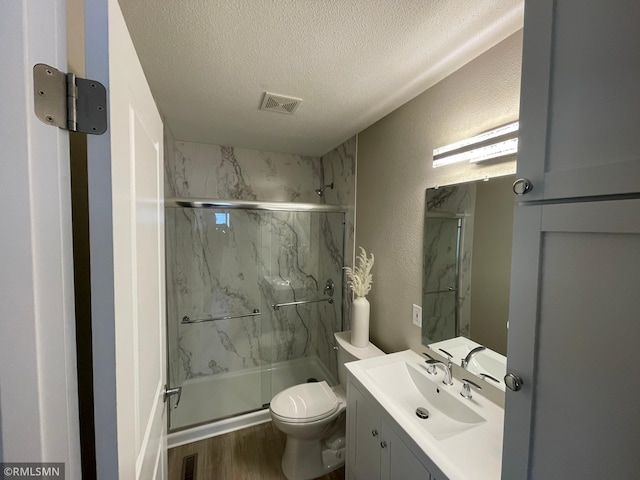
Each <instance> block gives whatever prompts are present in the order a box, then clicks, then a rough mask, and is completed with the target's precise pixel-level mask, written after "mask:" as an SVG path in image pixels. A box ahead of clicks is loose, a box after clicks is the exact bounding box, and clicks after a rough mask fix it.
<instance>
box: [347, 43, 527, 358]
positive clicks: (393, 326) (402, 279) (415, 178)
mask: <svg viewBox="0 0 640 480" xmlns="http://www.w3.org/2000/svg"><path fill="white" fill-rule="evenodd" d="M521 58H522V32H521V31H520V32H517V33H515V34H514V35H512V36H511V37H509V38H507V39H506V40H504V41H503V42H501V43H499V44H498V45H496V46H495V47H494V48H492V49H491V50H489V51H487V52H486V53H484V54H483V55H481V56H480V57H478V58H477V59H475V60H473V61H472V62H470V63H469V64H467V65H465V66H464V67H463V68H461V69H460V70H458V71H457V72H455V73H453V74H452V75H450V76H449V77H447V78H445V79H444V80H442V81H441V82H440V83H438V84H436V85H434V86H433V87H432V88H430V89H429V90H427V91H426V92H424V93H422V94H421V95H419V96H418V97H416V98H414V99H413V100H411V101H410V102H408V103H406V104H405V105H403V106H402V107H400V108H399V109H397V110H396V111H394V112H392V113H391V114H389V115H387V116H386V117H385V118H383V119H381V120H380V121H378V122H376V123H375V124H373V125H372V126H370V127H369V128H367V129H366V130H364V131H363V132H361V133H360V134H359V135H358V159H357V162H358V165H357V180H356V239H355V245H356V247H357V246H363V247H364V248H365V249H366V250H367V252H372V253H373V254H375V258H376V262H375V266H374V270H373V274H374V279H373V280H374V284H373V289H372V291H371V293H370V294H369V296H368V299H369V301H370V302H371V320H370V329H371V334H370V337H371V341H372V342H374V343H375V344H376V345H378V346H379V347H380V348H382V349H383V350H385V351H387V352H391V351H398V350H403V349H406V348H412V349H415V350H420V346H421V345H420V329H419V328H418V327H415V326H413V324H412V323H411V305H412V304H414V303H415V304H417V305H420V304H421V298H422V291H421V288H422V236H423V215H424V201H425V200H424V198H425V189H426V188H428V187H433V186H435V185H446V184H451V183H456V182H460V181H470V180H475V179H479V178H483V177H484V176H485V175H490V176H495V175H506V174H509V173H513V172H514V171H515V161H514V159H510V160H508V161H506V162H491V163H490V164H489V165H483V164H477V165H473V164H467V165H462V166H461V165H450V166H446V167H440V168H438V169H433V168H432V152H433V149H434V148H437V147H440V146H443V145H447V144H449V143H452V142H454V141H457V140H461V139H463V138H466V137H469V136H472V135H475V134H477V133H480V132H482V131H485V130H488V129H490V128H493V127H496V126H498V125H502V124H505V123H508V122H510V121H514V120H516V119H517V118H518V106H519V99H520V98H519V97H520V64H521Z"/></svg>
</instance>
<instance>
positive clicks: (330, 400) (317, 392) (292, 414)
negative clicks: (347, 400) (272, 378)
mask: <svg viewBox="0 0 640 480" xmlns="http://www.w3.org/2000/svg"><path fill="white" fill-rule="evenodd" d="M340 405H344V403H343V402H340V400H339V399H338V397H337V396H336V394H335V393H334V392H333V390H331V387H329V385H328V384H327V382H325V381H322V382H313V383H303V384H300V385H294V386H293V387H289V388H287V389H286V390H283V391H282V392H280V393H278V394H277V395H276V396H275V397H273V399H272V400H271V405H270V409H271V413H272V414H273V415H275V416H276V417H278V418H279V419H280V420H282V421H284V422H289V423H309V422H316V421H318V420H322V419H323V418H327V417H330V416H331V415H333V414H334V413H335V412H336V411H337V410H339V408H340Z"/></svg>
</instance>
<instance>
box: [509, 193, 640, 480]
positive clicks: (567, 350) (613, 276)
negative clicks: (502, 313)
mask: <svg viewBox="0 0 640 480" xmlns="http://www.w3.org/2000/svg"><path fill="white" fill-rule="evenodd" d="M513 251H514V257H513V275H512V280H511V306H510V320H509V321H510V328H509V343H508V347H507V348H508V352H509V356H508V360H507V371H508V372H510V373H513V374H516V375H517V376H519V377H520V378H522V379H523V384H522V388H521V390H520V391H517V392H513V391H507V395H506V405H505V434H504V448H503V465H502V478H504V479H509V480H519V479H527V478H531V479H538V478H564V479H591V478H593V479H600V478H637V472H638V471H639V470H640V456H639V455H638V450H637V448H638V445H640V416H639V415H638V412H639V408H638V396H640V387H639V386H638V384H637V382H635V379H638V378H640V364H639V362H636V361H633V360H631V361H629V360H630V359H631V358H633V355H634V354H635V352H637V351H638V338H640V314H639V313H638V312H640V294H639V292H640V290H639V286H640V199H628V200H616V201H599V202H579V203H557V204H546V205H535V206H518V207H517V208H516V214H515V234H514V247H513ZM632 445H633V447H632ZM559 448H561V454H559V451H558V449H559Z"/></svg>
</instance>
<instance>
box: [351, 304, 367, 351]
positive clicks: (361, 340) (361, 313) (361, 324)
mask: <svg viewBox="0 0 640 480" xmlns="http://www.w3.org/2000/svg"><path fill="white" fill-rule="evenodd" d="M369 310H370V305H369V300H367V298H366V297H356V298H354V299H353V304H352V308H351V345H353V346H354V347H360V348H364V347H366V346H368V345H369Z"/></svg>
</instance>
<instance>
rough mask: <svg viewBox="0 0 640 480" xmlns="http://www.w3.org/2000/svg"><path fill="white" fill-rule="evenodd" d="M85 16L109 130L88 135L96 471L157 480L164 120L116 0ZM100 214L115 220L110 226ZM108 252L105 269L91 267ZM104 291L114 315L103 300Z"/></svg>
mask: <svg viewBox="0 0 640 480" xmlns="http://www.w3.org/2000/svg"><path fill="white" fill-rule="evenodd" d="M107 20H108V21H107ZM86 21H87V24H88V25H91V26H92V28H91V29H87V32H86V35H87V67H86V71H87V73H86V74H87V76H88V77H89V78H93V79H95V80H98V81H101V82H106V83H107V88H108V92H109V117H110V118H109V130H108V131H107V133H106V134H105V135H106V138H97V137H96V138H92V139H90V140H89V183H90V185H89V196H90V222H91V232H92V240H91V241H92V244H91V255H92V287H93V289H92V291H93V292H94V294H93V297H96V296H97V295H99V297H98V298H95V299H93V298H92V302H93V303H94V306H93V311H94V324H97V325H96V326H97V332H96V333H95V334H94V344H97V349H98V350H99V353H98V355H99V356H100V359H101V361H100V363H99V364H96V366H95V367H94V370H95V380H94V383H95V385H96V387H95V388H96V411H97V412H98V413H99V412H100V411H101V407H104V408H105V413H104V414H101V415H100V414H99V417H98V416H97V419H96V437H97V439H98V440H97V442H104V443H98V444H97V457H98V458H97V470H98V475H99V476H103V475H104V477H105V478H107V477H108V478H115V477H114V473H115V472H117V475H118V477H119V478H127V479H128V478H136V479H144V480H147V479H155V478H158V479H162V478H166V409H165V404H164V403H163V389H164V384H165V368H166V360H165V323H164V316H165V312H164V309H165V304H164V302H165V300H164V298H165V290H164V289H165V287H164V281H165V280H164V206H163V182H164V180H163V157H162V155H163V152H162V145H163V142H162V135H163V126H162V120H161V118H160V115H159V113H158V111H157V108H156V106H155V102H154V100H153V97H152V96H151V92H150V90H149V87H148V85H147V82H146V79H145V77H144V73H143V71H142V68H141V66H140V63H139V61H138V58H137V55H136V53H135V49H134V47H133V44H132V42H131V39H130V37H129V33H128V31H127V28H126V25H125V22H124V19H123V17H122V13H121V12H120V8H119V6H118V4H117V1H115V0H96V1H94V2H87V4H86ZM105 32H106V33H107V34H106V35H105ZM101 76H102V78H101ZM103 137H104V136H103ZM105 139H106V141H105ZM105 220H106V221H109V220H110V221H111V222H112V231H111V232H109V231H107V229H105V227H104V224H103V222H104V221H105ZM94 231H95V232H96V234H95V235H94V234H93V232H94ZM110 256H111V261H112V267H111V271H104V270H102V269H103V268H104V267H102V269H101V270H98V271H96V269H95V268H93V265H94V263H96V264H97V265H104V264H105V263H108V261H109V259H110V258H109V257H110ZM110 279H111V280H110ZM95 292H97V294H96V293H95ZM110 298H111V300H110V301H111V305H112V308H113V315H112V316H111V317H110V316H109V314H108V310H103V308H102V306H103V305H105V304H108V302H109V299H110ZM96 302H97V303H96ZM106 306H107V307H108V305H106ZM103 312H104V313H105V315H104V316H101V314H102V313H103ZM96 313H97V315H98V318H97V319H96V317H95V315H96ZM103 322H105V323H103ZM109 322H111V323H112V324H113V328H111V325H109ZM110 345H111V348H110ZM110 356H111V358H109V357H110ZM99 390H100V391H101V392H99ZM112 391H115V398H114V396H113V393H112ZM111 401H115V403H116V405H117V408H113V406H111V405H109V402H111ZM109 422H111V423H112V424H113V423H115V425H116V427H117V428H116V431H113V428H112V425H109ZM101 449H102V450H101Z"/></svg>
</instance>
